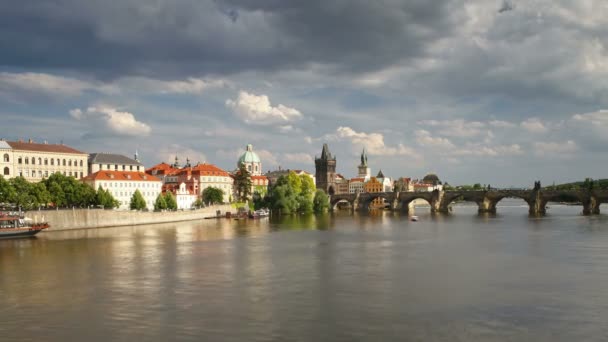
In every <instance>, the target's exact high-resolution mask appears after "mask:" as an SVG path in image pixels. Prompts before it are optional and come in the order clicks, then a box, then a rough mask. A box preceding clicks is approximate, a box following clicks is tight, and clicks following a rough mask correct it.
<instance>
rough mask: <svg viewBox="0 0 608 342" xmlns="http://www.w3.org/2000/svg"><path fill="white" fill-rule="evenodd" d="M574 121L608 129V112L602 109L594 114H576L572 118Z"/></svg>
mask: <svg viewBox="0 0 608 342" xmlns="http://www.w3.org/2000/svg"><path fill="white" fill-rule="evenodd" d="M572 120H573V121H576V122H581V123H589V124H590V125H593V126H604V127H608V110H606V109H602V110H598V111H597V112H592V113H585V114H575V115H573V116H572Z"/></svg>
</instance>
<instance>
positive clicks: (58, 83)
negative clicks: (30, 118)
mask: <svg viewBox="0 0 608 342" xmlns="http://www.w3.org/2000/svg"><path fill="white" fill-rule="evenodd" d="M91 87H93V85H92V84H91V83H89V82H85V81H80V80H78V79H74V78H69V77H63V76H57V75H51V74H44V73H35V72H24V73H11V72H0V95H3V94H4V97H8V98H12V99H26V100H27V99H28V98H29V97H31V96H34V97H36V96H43V97H47V98H49V99H53V98H54V97H56V96H59V97H62V98H66V97H72V96H79V95H81V94H82V93H83V92H84V91H85V90H87V89H90V88H91Z"/></svg>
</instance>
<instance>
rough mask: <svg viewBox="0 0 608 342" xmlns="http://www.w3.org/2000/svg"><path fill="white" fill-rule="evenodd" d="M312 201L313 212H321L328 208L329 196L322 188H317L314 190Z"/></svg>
mask: <svg viewBox="0 0 608 342" xmlns="http://www.w3.org/2000/svg"><path fill="white" fill-rule="evenodd" d="M313 203H314V205H313V208H314V211H315V213H323V212H325V211H327V209H328V208H329V198H328V197H327V194H325V192H324V191H323V190H317V191H316V192H315V198H314V200H313Z"/></svg>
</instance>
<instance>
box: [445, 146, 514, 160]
mask: <svg viewBox="0 0 608 342" xmlns="http://www.w3.org/2000/svg"><path fill="white" fill-rule="evenodd" d="M452 154H454V155H458V156H477V157H502V156H517V155H522V154H524V151H523V150H522V148H521V146H520V145H519V144H512V145H497V146H484V145H471V144H469V145H468V146H466V147H465V148H461V149H456V150H454V151H453V152H452Z"/></svg>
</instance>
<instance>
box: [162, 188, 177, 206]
mask: <svg viewBox="0 0 608 342" xmlns="http://www.w3.org/2000/svg"><path fill="white" fill-rule="evenodd" d="M164 197H165V204H166V205H167V209H169V210H177V200H176V199H175V196H173V194H172V193H171V192H170V191H167V192H166V193H165V196H164Z"/></svg>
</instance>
